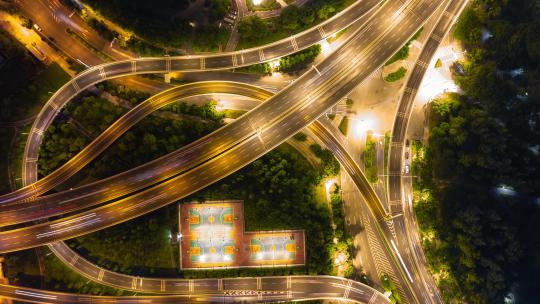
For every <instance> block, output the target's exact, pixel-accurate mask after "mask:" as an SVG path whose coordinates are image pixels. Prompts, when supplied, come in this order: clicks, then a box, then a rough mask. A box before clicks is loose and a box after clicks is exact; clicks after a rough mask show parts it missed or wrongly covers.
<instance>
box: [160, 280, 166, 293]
mask: <svg viewBox="0 0 540 304" xmlns="http://www.w3.org/2000/svg"><path fill="white" fill-rule="evenodd" d="M161 291H165V280H161Z"/></svg>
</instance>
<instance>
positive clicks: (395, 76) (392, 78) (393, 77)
mask: <svg viewBox="0 0 540 304" xmlns="http://www.w3.org/2000/svg"><path fill="white" fill-rule="evenodd" d="M406 73H407V69H406V68H404V67H400V68H399V69H397V71H395V72H392V73H390V74H388V75H386V77H384V81H386V82H396V81H398V80H400V79H401V78H403V77H405V74H406Z"/></svg>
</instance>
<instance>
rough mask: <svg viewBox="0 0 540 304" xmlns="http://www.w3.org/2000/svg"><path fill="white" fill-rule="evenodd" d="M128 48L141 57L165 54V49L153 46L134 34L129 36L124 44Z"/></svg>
mask: <svg viewBox="0 0 540 304" xmlns="http://www.w3.org/2000/svg"><path fill="white" fill-rule="evenodd" d="M124 46H125V47H126V48H127V49H128V50H131V51H133V52H135V53H137V54H139V55H140V56H143V57H159V56H163V55H165V54H167V51H166V50H165V49H163V48H161V47H158V46H155V45H153V44H150V43H148V42H145V41H143V40H141V39H138V38H137V37H135V36H131V37H130V38H129V39H128V40H127V41H126V43H125V45H124Z"/></svg>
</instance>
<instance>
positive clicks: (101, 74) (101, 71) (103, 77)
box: [99, 66, 107, 79]
mask: <svg viewBox="0 0 540 304" xmlns="http://www.w3.org/2000/svg"><path fill="white" fill-rule="evenodd" d="M99 76H101V79H106V78H107V74H106V73H105V69H104V68H103V67H102V66H101V67H99Z"/></svg>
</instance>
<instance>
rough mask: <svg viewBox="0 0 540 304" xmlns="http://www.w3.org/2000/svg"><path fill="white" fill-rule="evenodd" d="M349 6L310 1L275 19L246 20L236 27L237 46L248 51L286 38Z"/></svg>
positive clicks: (343, 1)
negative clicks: (250, 48) (238, 38)
mask: <svg viewBox="0 0 540 304" xmlns="http://www.w3.org/2000/svg"><path fill="white" fill-rule="evenodd" d="M350 3H351V1H348V0H312V1H309V2H307V3H306V4H305V5H304V6H302V7H298V6H296V5H294V4H293V5H289V6H287V7H285V8H284V9H283V10H282V11H281V15H280V16H279V17H276V18H271V19H268V20H262V19H260V18H258V17H257V16H251V17H248V18H245V19H244V20H242V21H241V22H240V24H239V27H238V32H239V34H240V42H239V44H238V46H239V48H248V47H253V46H256V45H261V44H264V43H268V42H271V41H275V40H278V39H282V38H285V37H288V36H290V35H292V34H295V33H298V32H301V31H303V30H305V29H307V28H310V27H312V26H313V25H315V24H317V23H320V22H322V21H324V20H326V19H328V18H330V17H332V16H333V15H334V14H336V13H337V12H339V11H341V10H343V9H344V8H345V7H347V5H349V4H350Z"/></svg>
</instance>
